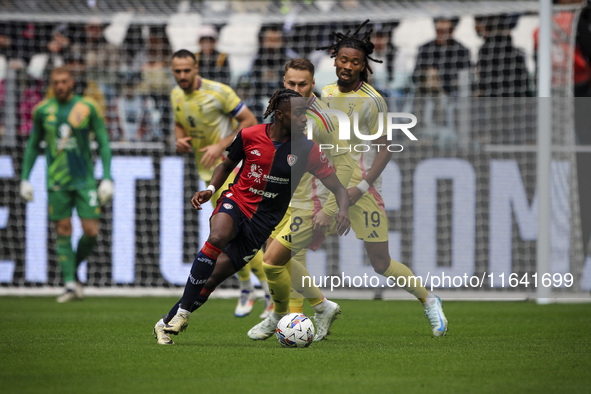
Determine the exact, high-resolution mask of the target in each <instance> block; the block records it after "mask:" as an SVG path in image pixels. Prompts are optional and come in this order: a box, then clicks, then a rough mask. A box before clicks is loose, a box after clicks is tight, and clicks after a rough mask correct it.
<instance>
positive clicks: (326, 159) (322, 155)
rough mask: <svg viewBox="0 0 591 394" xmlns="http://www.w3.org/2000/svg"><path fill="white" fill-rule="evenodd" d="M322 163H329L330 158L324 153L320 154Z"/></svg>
mask: <svg viewBox="0 0 591 394" xmlns="http://www.w3.org/2000/svg"><path fill="white" fill-rule="evenodd" d="M320 161H321V162H322V163H326V162H327V161H328V157H326V155H325V154H324V152H320Z"/></svg>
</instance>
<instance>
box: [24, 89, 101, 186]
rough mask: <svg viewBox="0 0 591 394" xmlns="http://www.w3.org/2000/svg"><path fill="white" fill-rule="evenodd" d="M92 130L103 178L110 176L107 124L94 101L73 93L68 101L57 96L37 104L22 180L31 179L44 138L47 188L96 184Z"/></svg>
mask: <svg viewBox="0 0 591 394" xmlns="http://www.w3.org/2000/svg"><path fill="white" fill-rule="evenodd" d="M91 132H94V135H95V138H96V141H97V142H98V146H99V148H98V151H99V155H100V157H101V160H102V162H103V179H111V148H110V147H109V137H108V135H107V131H106V129H105V123H104V121H103V119H102V118H101V117H100V116H99V114H98V112H97V109H96V107H95V105H94V104H93V103H92V101H90V100H88V99H86V98H83V97H80V96H77V95H74V97H73V98H72V99H71V100H69V101H68V102H65V103H61V102H59V101H57V100H56V99H55V98H51V99H48V100H43V101H42V102H41V103H39V104H38V105H37V107H35V110H34V115H33V130H32V131H31V136H30V137H29V141H28V143H27V150H26V151H25V157H24V160H23V170H22V174H21V179H28V178H29V175H30V173H31V170H32V168H33V165H34V164H35V159H36V158H37V156H38V155H39V153H40V146H39V144H40V142H41V141H42V140H45V143H46V147H45V156H46V159H47V189H48V190H55V191H58V190H78V189H85V188H88V187H96V181H95V179H94V166H93V163H92V152H91V148H90V139H91Z"/></svg>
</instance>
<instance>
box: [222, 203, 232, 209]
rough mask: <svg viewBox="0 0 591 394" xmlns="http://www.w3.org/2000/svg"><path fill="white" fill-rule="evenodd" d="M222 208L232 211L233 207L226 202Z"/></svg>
mask: <svg viewBox="0 0 591 394" xmlns="http://www.w3.org/2000/svg"><path fill="white" fill-rule="evenodd" d="M224 208H226V209H232V208H234V205H232V204H230V203H227V202H225V203H224Z"/></svg>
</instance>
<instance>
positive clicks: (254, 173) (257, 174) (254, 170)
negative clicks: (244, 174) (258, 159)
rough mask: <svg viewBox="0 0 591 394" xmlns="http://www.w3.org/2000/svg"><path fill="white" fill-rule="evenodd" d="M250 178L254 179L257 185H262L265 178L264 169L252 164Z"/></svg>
mask: <svg viewBox="0 0 591 394" xmlns="http://www.w3.org/2000/svg"><path fill="white" fill-rule="evenodd" d="M248 177H249V178H254V181H255V182H256V183H261V179H262V178H263V169H262V168H261V167H259V166H258V165H256V164H251V165H250V172H249V173H248Z"/></svg>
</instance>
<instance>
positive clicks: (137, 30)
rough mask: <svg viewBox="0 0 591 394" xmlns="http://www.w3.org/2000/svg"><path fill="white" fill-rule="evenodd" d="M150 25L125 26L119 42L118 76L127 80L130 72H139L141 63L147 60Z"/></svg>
mask: <svg viewBox="0 0 591 394" xmlns="http://www.w3.org/2000/svg"><path fill="white" fill-rule="evenodd" d="M149 36H150V27H149V26H146V25H136V24H131V25H130V26H129V27H128V28H127V32H126V34H125V38H124V39H123V43H122V44H121V63H120V66H119V72H120V74H119V76H120V77H122V78H123V79H124V80H122V81H120V83H124V82H125V80H127V78H128V76H129V74H130V73H132V74H133V73H140V72H141V69H142V65H143V64H144V63H146V62H147V61H148V52H147V49H146V47H147V46H148V45H147V44H148V39H149Z"/></svg>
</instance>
